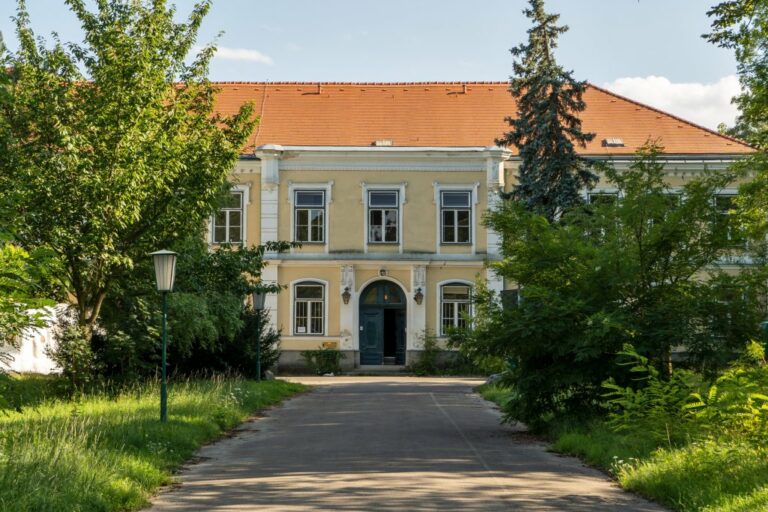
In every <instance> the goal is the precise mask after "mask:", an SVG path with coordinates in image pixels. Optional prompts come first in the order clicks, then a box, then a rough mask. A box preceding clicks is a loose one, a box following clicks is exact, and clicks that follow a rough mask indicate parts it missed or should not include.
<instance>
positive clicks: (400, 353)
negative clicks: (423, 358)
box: [395, 311, 405, 364]
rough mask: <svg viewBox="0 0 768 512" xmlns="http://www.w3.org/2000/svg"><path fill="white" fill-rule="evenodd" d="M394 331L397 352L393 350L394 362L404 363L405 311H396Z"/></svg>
mask: <svg viewBox="0 0 768 512" xmlns="http://www.w3.org/2000/svg"><path fill="white" fill-rule="evenodd" d="M395 323H396V327H395V333H396V337H397V338H396V339H397V352H395V364H405V311H398V312H397V316H396V317H395Z"/></svg>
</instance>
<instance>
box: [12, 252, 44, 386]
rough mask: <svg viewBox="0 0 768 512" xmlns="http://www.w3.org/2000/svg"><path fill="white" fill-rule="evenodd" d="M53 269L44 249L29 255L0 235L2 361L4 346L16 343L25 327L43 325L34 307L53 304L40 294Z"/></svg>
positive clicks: (39, 314)
mask: <svg viewBox="0 0 768 512" xmlns="http://www.w3.org/2000/svg"><path fill="white" fill-rule="evenodd" d="M51 270H52V268H51V267H50V255H49V254H47V253H46V252H45V251H38V252H37V253H36V254H29V253H28V252H27V251H25V250H24V249H22V248H20V247H18V246H15V245H13V244H11V243H9V242H7V241H6V242H3V241H2V238H1V237H0V363H2V362H4V361H3V356H4V354H3V352H2V349H3V347H4V346H8V345H10V346H16V344H17V343H18V341H19V336H20V335H21V334H22V332H23V331H24V330H25V329H27V328H29V327H35V326H40V325H41V322H42V318H41V317H42V315H41V313H40V312H39V311H38V312H35V311H34V310H35V309H39V308H42V307H45V306H50V305H52V303H51V301H49V300H46V299H45V298H42V297H41V295H42V292H43V290H42V286H41V284H42V282H44V281H45V278H46V275H47V273H48V272H50V271H51ZM0 372H2V366H1V365H0Z"/></svg>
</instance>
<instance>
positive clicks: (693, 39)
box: [0, 0, 739, 128]
mask: <svg viewBox="0 0 768 512" xmlns="http://www.w3.org/2000/svg"><path fill="white" fill-rule="evenodd" d="M174 3H175V4H176V6H177V8H178V11H179V15H180V16H181V15H185V14H186V13H188V12H189V10H190V8H191V6H192V5H193V3H194V2H193V1H192V0H176V1H175V2H174ZM527 3H528V2H527V1H526V0H474V1H473V0H461V1H459V0H387V1H381V0H378V1H376V0H270V1H266V0H213V7H212V9H211V12H210V13H209V15H208V17H207V18H206V20H205V21H204V24H203V26H202V28H201V32H200V38H199V42H200V44H206V43H209V42H212V41H215V42H216V43H217V46H218V47H219V51H218V53H217V55H216V57H215V58H214V61H213V63H212V66H211V74H210V76H211V78H212V79H213V80H222V81H263V80H269V81H273V82H274V81H339V82H351V81H377V82H411V81H484V80H492V81H504V80H507V79H508V77H509V74H510V73H511V72H512V56H511V55H510V53H509V48H510V47H512V46H516V45H518V44H519V43H521V42H524V41H525V39H526V37H527V34H526V30H527V29H528V28H529V26H530V25H529V23H528V20H527V18H525V16H524V15H523V14H522V10H523V8H525V6H526V5H527ZM714 3H716V0H548V1H547V3H546V8H547V10H548V11H550V12H556V13H559V14H560V15H561V17H560V22H561V23H562V24H566V25H568V26H569V27H570V30H569V31H568V32H567V33H565V34H564V35H562V36H561V38H560V40H559V46H558V49H557V50H556V56H557V59H558V61H559V62H560V64H561V65H563V66H564V67H565V68H567V69H571V70H573V71H574V74H575V76H576V77H577V78H578V79H581V80H588V81H589V82H591V83H593V84H595V85H599V86H603V87H606V88H608V89H611V90H613V91H615V92H617V93H619V94H622V95H625V96H629V97H631V98H633V99H636V100H638V101H641V102H643V103H647V104H650V105H653V106H655V107H657V108H660V109H662V110H665V111H668V112H671V113H674V114H676V115H679V116H681V117H683V118H685V119H688V120H690V121H693V122H697V123H699V124H702V125H704V126H707V127H710V128H715V127H717V125H718V124H719V123H721V122H725V123H726V124H732V123H733V120H734V117H735V115H736V109H735V107H734V106H733V105H732V104H731V102H730V99H731V97H733V96H734V95H735V94H738V92H739V84H738V80H737V78H736V76H735V71H736V63H735V60H734V57H733V54H732V52H731V51H728V50H724V49H720V48H717V47H715V46H714V45H712V44H710V43H708V42H706V41H705V40H704V39H702V37H701V35H702V34H704V33H706V32H707V31H708V30H709V27H710V19H709V18H708V17H707V15H706V12H707V11H708V10H709V8H710V7H711V6H712V5H713V4H714ZM0 5H1V7H0V31H2V33H3V36H4V38H5V41H6V44H7V45H8V47H9V48H11V49H14V48H15V47H16V38H15V34H14V27H13V22H12V21H11V17H12V16H13V14H14V12H15V8H14V5H15V2H14V1H13V0H0ZM27 6H28V9H29V11H30V16H31V20H32V26H33V29H34V30H35V32H36V33H37V35H41V36H45V37H48V38H49V37H50V33H51V32H52V31H56V32H57V33H58V34H59V36H60V38H61V39H62V40H64V41H80V39H81V33H80V31H79V25H78V22H77V20H76V19H75V17H74V16H73V15H72V14H71V13H70V12H69V10H68V8H67V7H66V5H65V3H64V0H27Z"/></svg>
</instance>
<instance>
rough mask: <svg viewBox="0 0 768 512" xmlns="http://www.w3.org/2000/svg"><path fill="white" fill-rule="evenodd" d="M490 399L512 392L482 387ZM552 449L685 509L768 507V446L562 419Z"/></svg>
mask: <svg viewBox="0 0 768 512" xmlns="http://www.w3.org/2000/svg"><path fill="white" fill-rule="evenodd" d="M478 391H479V392H480V394H481V395H483V397H484V398H485V399H486V400H490V401H492V402H495V403H497V404H502V403H503V401H504V399H505V396H506V394H507V393H508V391H504V390H502V389H500V388H498V387H496V386H481V387H480V388H479V389H478ZM548 435H549V437H550V439H551V440H552V449H553V450H555V451H557V452H560V453H567V454H570V455H575V456H577V457H580V458H581V459H583V460H584V461H586V462H588V463H589V464H592V465H594V466H598V467H601V468H603V469H604V470H606V471H608V472H610V473H611V474H612V475H613V476H614V477H615V478H616V479H617V480H618V482H619V483H620V484H621V486H622V487H624V488H626V489H629V490H632V491H634V492H637V493H638V494H641V495H643V496H646V497H648V498H650V499H652V500H655V501H657V502H659V503H663V504H664V505H666V506H668V507H670V508H672V509H674V510H680V511H684V512H694V511H702V512H715V511H717V512H753V511H758V510H768V446H766V445H762V446H755V445H752V444H749V443H747V442H745V441H742V440H738V439H733V440H730V441H727V442H714V441H706V442H696V443H690V444H686V445H682V446H657V445H656V444H655V443H653V442H652V441H650V440H648V439H643V438H642V437H640V436H630V435H625V434H621V433H616V432H613V431H611V430H610V429H608V428H607V427H606V426H605V425H604V424H602V423H600V422H594V423H592V424H591V425H586V426H585V425H576V424H568V423H564V422H561V423H557V424H553V425H552V426H551V429H550V431H549V432H548Z"/></svg>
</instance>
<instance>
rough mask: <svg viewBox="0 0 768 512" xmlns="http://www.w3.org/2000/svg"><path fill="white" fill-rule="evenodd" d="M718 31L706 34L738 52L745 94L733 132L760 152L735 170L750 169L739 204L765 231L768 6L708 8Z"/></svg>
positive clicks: (736, 0) (734, 0)
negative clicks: (748, 178)
mask: <svg viewBox="0 0 768 512" xmlns="http://www.w3.org/2000/svg"><path fill="white" fill-rule="evenodd" d="M707 14H708V15H709V16H710V17H712V18H713V21H712V32H711V33H709V34H706V35H705V36H704V37H705V38H706V39H707V40H708V41H710V42H712V43H714V44H716V45H718V46H721V47H723V48H727V49H731V50H733V51H734V53H735V56H736V62H737V72H738V75H739V82H740V83H741V86H742V93H741V94H739V95H738V96H736V97H735V98H734V102H735V103H736V105H738V107H739V116H738V118H737V120H736V125H735V126H734V127H733V128H732V129H731V132H730V133H731V134H735V135H737V136H740V137H742V138H744V139H745V140H746V141H747V142H749V143H750V144H752V145H753V146H754V147H755V148H756V149H757V151H755V152H754V153H752V154H750V155H748V156H747V157H745V158H743V159H742V160H741V161H739V162H737V163H736V164H735V165H734V166H733V169H734V170H735V171H737V172H740V173H741V174H747V173H750V174H752V173H753V174H752V176H750V180H749V181H748V182H747V183H745V184H744V185H742V186H741V189H740V195H739V203H740V206H741V207H742V208H741V210H742V211H741V213H742V219H743V221H744V224H745V225H746V226H747V227H748V228H750V229H753V230H755V231H756V232H761V231H763V230H764V229H765V228H766V224H767V222H768V154H766V150H768V5H766V3H765V2H758V1H755V0H730V1H726V2H721V3H719V4H717V5H716V6H714V7H713V8H712V9H710V11H709V12H708V13H707Z"/></svg>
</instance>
